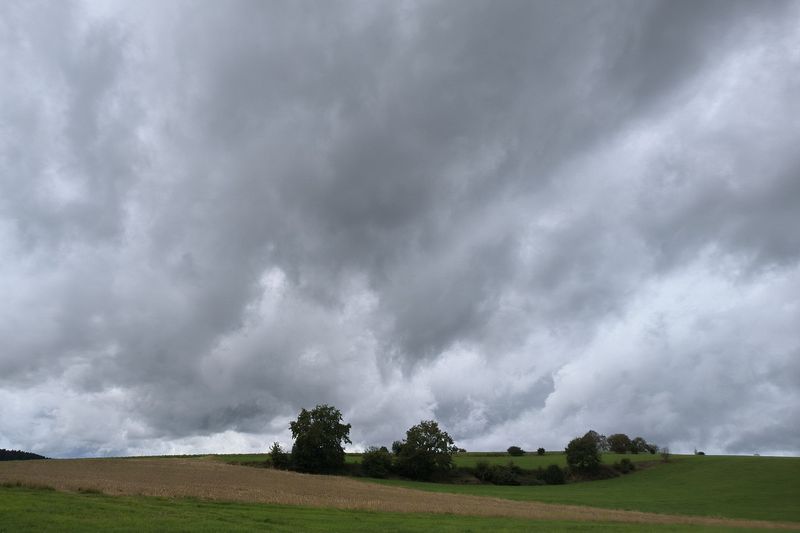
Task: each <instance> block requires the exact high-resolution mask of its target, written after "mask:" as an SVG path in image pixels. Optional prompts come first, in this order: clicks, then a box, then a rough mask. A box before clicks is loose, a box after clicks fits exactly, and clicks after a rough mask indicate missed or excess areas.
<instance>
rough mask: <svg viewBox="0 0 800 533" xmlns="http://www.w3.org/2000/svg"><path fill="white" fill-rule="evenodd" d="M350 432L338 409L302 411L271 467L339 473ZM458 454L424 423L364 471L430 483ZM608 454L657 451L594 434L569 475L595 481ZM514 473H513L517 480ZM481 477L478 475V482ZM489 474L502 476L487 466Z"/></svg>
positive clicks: (368, 454)
mask: <svg viewBox="0 0 800 533" xmlns="http://www.w3.org/2000/svg"><path fill="white" fill-rule="evenodd" d="M350 427H351V426H350V424H345V423H344V422H343V420H342V413H341V412H340V411H339V410H338V409H336V408H335V407H333V406H330V405H317V406H316V407H315V408H314V409H312V410H310V411H309V410H306V409H302V410H301V411H300V414H299V415H298V417H297V420H295V421H293V422H290V423H289V429H290V430H291V432H292V438H293V439H294V445H293V446H292V449H291V452H287V451H285V450H283V449H282V448H281V446H280V444H278V443H277V442H276V443H274V444H273V445H272V448H271V449H270V452H269V455H270V459H271V462H272V465H273V466H274V467H276V468H283V469H292V470H297V471H300V472H309V473H318V474H329V473H334V472H339V471H341V470H342V469H343V468H344V466H345V451H344V445H345V444H350V443H351V440H350ZM457 451H463V450H460V449H459V448H457V447H456V446H455V443H454V442H453V439H452V438H451V437H450V435H448V434H447V432H446V431H442V430H441V429H440V428H439V424H438V423H436V422H435V421H434V420H423V421H421V422H420V423H419V424H417V425H415V426H412V427H410V428H409V429H408V431H406V438H405V439H403V440H397V441H395V442H394V443H392V449H391V451H390V450H389V449H388V448H386V447H384V446H382V447H380V448H376V447H370V448H368V449H367V450H366V451H365V452H364V454H362V457H361V468H362V471H363V473H364V474H366V475H368V476H371V477H386V476H387V475H389V474H390V473H394V474H399V475H402V476H405V477H408V478H411V479H431V478H432V477H434V476H436V475H437V474H441V473H445V472H447V471H449V470H451V469H452V468H453V454H454V453H456V452H457ZM604 451H610V452H614V453H621V454H624V453H652V454H654V453H656V451H658V446H656V445H655V444H651V443H648V442H647V441H646V440H644V439H643V438H642V437H636V438H634V439H631V438H630V437H628V436H627V435H625V434H624V433H616V434H614V435H610V436H608V437H606V436H605V435H600V434H599V433H597V432H596V431H593V430H589V431H588V432H587V433H586V434H585V435H583V436H582V437H578V438H576V439H573V440H572V441H570V443H569V444H568V445H567V447H566V450H565V453H566V459H567V465H568V467H569V469H570V472H572V473H573V474H576V475H578V476H596V475H597V474H598V472H599V471H600V470H601V453H602V452H604ZM508 453H509V454H510V455H522V454H524V453H525V451H524V450H522V448H520V447H519V446H511V447H509V448H508ZM537 453H538V454H539V455H544V453H545V450H544V448H539V449H538V450H537ZM623 461H624V465H623V466H624V467H626V468H623V470H625V471H627V467H628V465H631V463H630V461H629V460H627V459H624V460H623ZM553 466H555V465H553ZM509 468H511V466H509ZM512 470H513V469H511V470H509V472H511V473H512V474H513V471H512ZM617 470H619V468H617ZM501 473H503V472H501ZM480 474H481V473H480V472H479V473H477V474H476V475H477V477H478V478H479V479H480V478H481V477H480ZM484 474H486V475H487V476H489V475H492V476H495V477H497V475H499V474H498V472H494V471H491V469H489V467H488V466H487V469H486V472H485V473H484ZM562 482H563V481H562Z"/></svg>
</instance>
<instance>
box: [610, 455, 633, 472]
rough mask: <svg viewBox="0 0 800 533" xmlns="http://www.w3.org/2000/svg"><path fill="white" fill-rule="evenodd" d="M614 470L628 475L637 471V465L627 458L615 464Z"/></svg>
mask: <svg viewBox="0 0 800 533" xmlns="http://www.w3.org/2000/svg"><path fill="white" fill-rule="evenodd" d="M614 470H616V471H617V472H620V473H621V474H627V473H628V472H633V471H634V470H636V465H635V464H634V463H632V462H631V460H630V459H628V458H627V457H626V458H624V459H622V460H621V461H620V462H618V463H614Z"/></svg>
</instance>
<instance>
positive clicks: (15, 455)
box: [0, 448, 47, 461]
mask: <svg viewBox="0 0 800 533" xmlns="http://www.w3.org/2000/svg"><path fill="white" fill-rule="evenodd" d="M31 459H47V457H44V456H42V455H39V454H36V453H31V452H23V451H22V450H6V449H4V448H3V449H0V461H29V460H31Z"/></svg>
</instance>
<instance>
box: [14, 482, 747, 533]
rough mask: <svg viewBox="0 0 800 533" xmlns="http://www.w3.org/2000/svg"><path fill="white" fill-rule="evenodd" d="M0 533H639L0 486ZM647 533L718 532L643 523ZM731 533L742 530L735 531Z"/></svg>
mask: <svg viewBox="0 0 800 533" xmlns="http://www.w3.org/2000/svg"><path fill="white" fill-rule="evenodd" d="M0 517H2V520H0V531H2V532H6V531H9V532H11V531H14V532H17V531H36V532H39V531H97V530H105V531H253V530H265V531H275V532H284V531H287V532H288V531H331V532H336V531H348V532H349V531H355V532H359V531H390V532H392V531H395V532H400V531H408V532H414V531H443V532H455V531H472V532H478V531H492V532H497V531H531V530H541V531H642V526H643V525H642V524H621V523H602V522H600V523H598V522H570V521H531V520H523V519H514V518H496V517H491V518H482V517H470V516H455V515H446V514H421V513H420V514H414V513H379V512H368V511H345V510H337V509H317V508H311V507H297V506H285V505H264V504H245V503H227V502H215V501H200V500H192V499H164V498H154V497H144V496H105V495H102V494H79V493H68V492H56V491H53V490H46V489H30V488H24V487H0ZM645 527H646V530H647V531H656V532H662V531H663V532H670V531H676V532H680V531H726V529H722V528H716V527H700V526H685V525H654V524H647V525H646V526H645ZM737 531H747V530H745V529H737Z"/></svg>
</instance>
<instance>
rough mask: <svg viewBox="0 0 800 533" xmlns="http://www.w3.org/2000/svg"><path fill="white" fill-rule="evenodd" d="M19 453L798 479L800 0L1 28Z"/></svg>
mask: <svg viewBox="0 0 800 533" xmlns="http://www.w3.org/2000/svg"><path fill="white" fill-rule="evenodd" d="M0 80H2V82H0V447H3V448H20V449H25V450H30V451H35V452H39V453H42V454H45V455H48V456H54V457H72V456H98V455H100V456H105V455H126V454H159V453H205V452H248V451H263V450H265V449H266V448H267V446H268V445H269V443H271V442H272V441H273V440H278V441H281V442H283V443H284V444H286V445H288V444H290V443H291V439H290V434H289V432H288V422H289V420H291V419H293V418H294V417H296V415H297V413H298V411H299V410H300V408H302V407H306V408H311V407H313V406H315V405H316V404H320V403H328V404H332V405H335V406H336V407H338V408H340V409H341V410H342V413H343V414H344V417H345V420H346V421H347V422H349V423H351V424H352V426H353V428H352V433H351V437H352V439H353V449H358V448H361V447H364V446H368V445H388V444H390V443H391V442H392V441H393V440H396V439H400V438H402V437H403V436H404V435H405V430H406V429H408V428H409V427H410V426H411V425H413V424H415V423H417V422H419V421H420V420H422V419H430V418H433V419H436V420H438V421H439V422H440V424H441V425H442V426H443V427H444V429H446V430H447V431H448V432H449V433H450V434H451V435H452V436H453V438H454V439H455V440H456V443H457V444H458V445H459V446H462V447H465V448H467V449H468V450H504V449H505V448H507V447H508V446H509V445H512V444H515V445H520V446H522V447H523V448H526V449H535V448H537V447H539V446H543V447H545V448H547V449H563V447H564V446H565V445H566V443H567V442H568V441H569V439H571V438H572V437H575V436H577V435H581V434H583V433H584V432H586V431H587V430H589V429H595V430H597V431H598V432H600V433H605V434H611V433H616V432H624V433H627V434H629V435H630V436H631V437H633V436H636V435H641V436H643V437H644V438H645V439H647V440H648V441H652V442H656V443H658V444H660V445H669V446H670V447H671V448H672V450H673V451H679V452H680V451H684V452H686V451H688V452H691V451H692V450H693V449H694V448H697V449H702V450H705V451H707V452H709V453H721V452H725V453H744V454H750V453H755V452H758V453H761V454H768V453H784V454H785V453H791V454H798V453H800V120H798V117H800V3H797V2H787V3H783V2H777V1H771V0H766V1H762V2H752V1H744V2H735V1H719V2H712V1H686V2H681V1H665V2H654V1H640V0H632V1H604V2H592V1H576V2H563V1H561V0H559V1H553V2H545V1H528V0H526V1H519V2H516V1H511V0H503V1H481V2H479V1H470V0H466V1H451V2H435V1H424V2H409V1H401V0H396V1H395V0H391V1H389V0H386V1H372V0H369V1H363V2H346V1H315V2H304V1H293V2H276V1H271V2H266V1H253V2H232V1H228V2H186V3H183V2H177V1H173V2H160V1H159V2H152V3H147V2H129V1H122V2H119V3H113V2H106V1H104V0H103V1H99V2H97V3H70V2H61V1H53V2H28V1H20V2H16V1H11V2H2V3H0Z"/></svg>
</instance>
